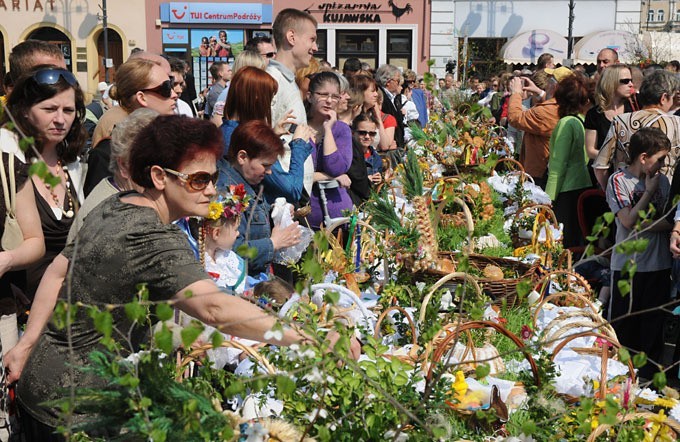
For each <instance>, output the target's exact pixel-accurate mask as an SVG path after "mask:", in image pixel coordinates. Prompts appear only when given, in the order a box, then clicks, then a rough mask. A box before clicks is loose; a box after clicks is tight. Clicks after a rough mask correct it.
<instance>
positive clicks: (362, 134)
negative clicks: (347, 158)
mask: <svg viewBox="0 0 680 442" xmlns="http://www.w3.org/2000/svg"><path fill="white" fill-rule="evenodd" d="M357 133H358V134H359V136H360V137H365V136H369V137H371V138H372V137H375V135H376V134H377V133H378V132H376V131H374V130H358V131H357Z"/></svg>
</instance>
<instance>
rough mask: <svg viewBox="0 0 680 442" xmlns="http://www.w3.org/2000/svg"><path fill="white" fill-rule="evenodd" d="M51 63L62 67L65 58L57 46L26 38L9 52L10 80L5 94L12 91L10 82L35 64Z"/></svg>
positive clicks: (64, 65) (64, 63)
mask: <svg viewBox="0 0 680 442" xmlns="http://www.w3.org/2000/svg"><path fill="white" fill-rule="evenodd" d="M42 64H53V65H56V66H59V67H62V68H64V69H67V68H66V60H64V54H63V53H62V52H61V49H60V48H59V46H57V45H55V44H53V43H48V42H46V41H41V40H26V41H23V42H21V43H19V44H18V45H16V46H14V47H13V48H12V52H11V53H10V54H9V73H10V74H11V76H12V77H11V81H10V83H9V84H8V85H7V86H6V89H5V93H6V94H7V96H9V94H10V93H11V92H12V86H11V85H12V84H13V83H16V81H17V80H18V79H19V78H20V77H21V76H22V75H24V74H25V73H27V72H30V71H31V69H33V67H35V66H40V65H42Z"/></svg>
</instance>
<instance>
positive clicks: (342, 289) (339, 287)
mask: <svg viewBox="0 0 680 442" xmlns="http://www.w3.org/2000/svg"><path fill="white" fill-rule="evenodd" d="M309 290H310V292H311V293H314V292H316V291H317V290H332V291H336V292H338V293H342V294H344V295H347V296H348V297H350V298H351V299H352V301H353V302H354V305H356V306H357V308H358V309H359V311H360V312H361V315H362V316H363V322H364V325H365V326H366V328H367V329H368V330H371V328H372V324H371V322H372V321H371V317H372V315H371V312H369V311H368V309H367V308H366V306H365V305H364V303H363V302H361V299H359V297H358V296H357V295H356V293H354V292H353V291H351V290H350V289H348V288H347V287H344V286H342V285H338V284H331V283H322V284H313V285H312V286H311V287H310V288H309Z"/></svg>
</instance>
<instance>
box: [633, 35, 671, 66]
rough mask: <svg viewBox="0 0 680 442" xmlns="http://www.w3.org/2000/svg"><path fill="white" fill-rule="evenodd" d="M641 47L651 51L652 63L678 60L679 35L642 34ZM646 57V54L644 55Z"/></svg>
mask: <svg viewBox="0 0 680 442" xmlns="http://www.w3.org/2000/svg"><path fill="white" fill-rule="evenodd" d="M640 40H642V43H641V46H642V47H643V48H644V49H647V48H649V49H651V50H652V54H654V61H656V62H659V61H671V60H680V34H678V33H675V32H651V31H649V32H643V33H642V34H641V36H640ZM644 55H645V56H647V53H645V54H644Z"/></svg>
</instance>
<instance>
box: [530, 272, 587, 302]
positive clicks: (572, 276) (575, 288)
mask: <svg viewBox="0 0 680 442" xmlns="http://www.w3.org/2000/svg"><path fill="white" fill-rule="evenodd" d="M551 281H555V282H558V283H559V284H560V286H561V287H562V291H565V292H571V293H578V294H582V295H584V296H585V297H586V298H588V299H592V297H593V289H592V287H591V286H590V283H588V281H587V280H586V279H585V278H584V277H583V276H581V275H579V274H578V273H576V272H572V271H569V270H553V271H552V272H549V273H546V274H545V275H543V276H542V277H541V278H540V279H539V280H538V282H537V283H536V285H535V286H534V290H536V291H537V292H538V293H539V294H540V295H541V296H542V297H546V296H548V295H549V293H548V288H549V286H550V284H549V283H550V282H551Z"/></svg>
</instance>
